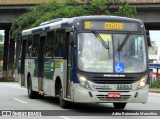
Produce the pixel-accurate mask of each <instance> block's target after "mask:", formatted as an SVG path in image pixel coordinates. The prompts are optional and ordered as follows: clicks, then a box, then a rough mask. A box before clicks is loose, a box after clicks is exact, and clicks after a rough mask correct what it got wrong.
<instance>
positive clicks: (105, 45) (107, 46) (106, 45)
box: [92, 31, 109, 49]
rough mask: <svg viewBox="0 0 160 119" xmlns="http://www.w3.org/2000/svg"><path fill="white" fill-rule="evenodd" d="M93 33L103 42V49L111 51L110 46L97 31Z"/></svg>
mask: <svg viewBox="0 0 160 119" xmlns="http://www.w3.org/2000/svg"><path fill="white" fill-rule="evenodd" d="M92 32H93V34H94V35H95V36H96V38H97V39H98V40H99V41H100V42H101V44H102V45H103V47H104V48H106V49H109V44H106V42H105V41H104V39H103V38H102V37H101V35H99V33H97V32H96V31H92Z"/></svg>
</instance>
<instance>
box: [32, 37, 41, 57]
mask: <svg viewBox="0 0 160 119" xmlns="http://www.w3.org/2000/svg"><path fill="white" fill-rule="evenodd" d="M39 38H40V36H39V35H34V36H33V43H32V56H33V57H37V56H38V46H39Z"/></svg>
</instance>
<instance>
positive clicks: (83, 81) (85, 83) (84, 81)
mask: <svg viewBox="0 0 160 119" xmlns="http://www.w3.org/2000/svg"><path fill="white" fill-rule="evenodd" d="M78 79H79V82H80V84H79V85H80V86H81V87H83V88H86V89H91V88H90V86H89V83H88V81H87V79H86V77H84V76H82V75H80V74H78Z"/></svg>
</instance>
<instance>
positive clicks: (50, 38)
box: [45, 31, 55, 57]
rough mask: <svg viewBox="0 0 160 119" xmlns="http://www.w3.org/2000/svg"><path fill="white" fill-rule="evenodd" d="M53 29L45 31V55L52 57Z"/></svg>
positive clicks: (53, 45)
mask: <svg viewBox="0 0 160 119" xmlns="http://www.w3.org/2000/svg"><path fill="white" fill-rule="evenodd" d="M54 33H55V32H54V31H51V32H48V33H47V41H46V51H45V57H53V56H54V49H55V44H54Z"/></svg>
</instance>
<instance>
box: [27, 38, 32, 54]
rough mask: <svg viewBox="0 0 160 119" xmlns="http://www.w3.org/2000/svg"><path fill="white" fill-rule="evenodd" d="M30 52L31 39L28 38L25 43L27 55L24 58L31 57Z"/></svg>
mask: <svg viewBox="0 0 160 119" xmlns="http://www.w3.org/2000/svg"><path fill="white" fill-rule="evenodd" d="M31 52H32V38H31V36H29V37H28V42H27V54H26V57H31V56H32V55H31Z"/></svg>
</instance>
